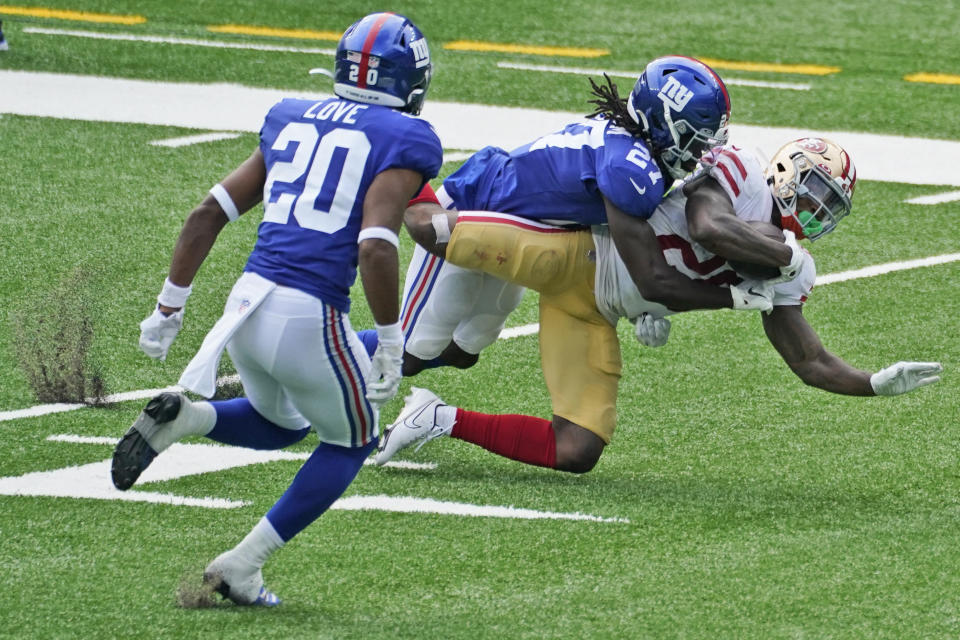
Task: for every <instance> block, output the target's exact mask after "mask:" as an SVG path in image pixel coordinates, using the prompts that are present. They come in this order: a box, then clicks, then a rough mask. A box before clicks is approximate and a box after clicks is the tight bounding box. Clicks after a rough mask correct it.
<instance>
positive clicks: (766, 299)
mask: <svg viewBox="0 0 960 640" xmlns="http://www.w3.org/2000/svg"><path fill="white" fill-rule="evenodd" d="M730 295H731V296H732V297H733V308H734V309H736V310H737V311H751V310H754V309H755V310H757V311H770V310H771V309H773V285H772V284H771V283H770V281H769V280H744V281H743V282H741V283H740V284H737V285H731V286H730Z"/></svg>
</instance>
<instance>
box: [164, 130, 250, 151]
mask: <svg viewBox="0 0 960 640" xmlns="http://www.w3.org/2000/svg"><path fill="white" fill-rule="evenodd" d="M240 135H241V134H239V133H230V132H227V131H223V132H215V133H199V134H197V135H195V136H181V137H179V138H164V139H163V140H153V141H151V142H150V144H151V145H153V146H154V147H170V148H177V147H188V146H190V145H192V144H201V143H203V142H217V141H220V140H233V139H234V138H239V137H240Z"/></svg>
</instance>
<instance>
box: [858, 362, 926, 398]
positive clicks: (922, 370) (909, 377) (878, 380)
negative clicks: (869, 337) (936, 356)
mask: <svg viewBox="0 0 960 640" xmlns="http://www.w3.org/2000/svg"><path fill="white" fill-rule="evenodd" d="M941 371H943V366H941V364H940V363H939V362H898V363H897V364H892V365H890V366H889V367H887V368H886V369H881V370H880V371H877V372H876V373H875V374H873V375H872V376H870V386H871V387H873V392H874V393H875V394H877V395H878V396H897V395H900V394H901V393H906V392H908V391H913V390H914V389H919V388H920V387H923V386H926V385H928V384H933V383H934V382H939V381H940V376H938V375H936V374H938V373H940V372H941Z"/></svg>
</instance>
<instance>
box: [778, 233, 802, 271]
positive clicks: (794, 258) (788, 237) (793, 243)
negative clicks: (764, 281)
mask: <svg viewBox="0 0 960 640" xmlns="http://www.w3.org/2000/svg"><path fill="white" fill-rule="evenodd" d="M783 244H785V245H787V246H788V247H790V264H788V265H786V266H784V267H780V277H779V278H774V279H772V280H770V283H771V284H777V283H778V282H790V281H791V280H793V279H795V278H796V277H797V276H798V275H800V269H801V268H803V249H801V248H800V243H798V242H797V236H796V235H794V233H793V231H789V230H787V229H784V230H783Z"/></svg>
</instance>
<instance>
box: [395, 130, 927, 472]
mask: <svg viewBox="0 0 960 640" xmlns="http://www.w3.org/2000/svg"><path fill="white" fill-rule="evenodd" d="M703 164H704V168H703V170H702V171H701V172H700V173H699V174H697V175H695V176H693V177H692V178H691V179H690V180H688V181H687V183H686V184H685V185H684V188H683V189H676V190H674V191H673V192H672V193H671V194H670V195H668V197H667V198H666V200H665V201H664V202H663V203H662V204H661V205H660V206H659V207H658V208H657V211H656V212H655V213H654V215H653V216H652V217H651V218H650V224H651V226H652V227H653V228H654V230H655V231H656V234H657V245H658V246H657V248H655V250H654V251H652V252H651V255H649V256H647V258H648V259H649V260H650V261H651V263H652V262H655V261H666V262H667V263H668V264H669V265H671V266H672V267H673V268H674V269H675V270H676V272H677V273H678V275H679V274H680V273H682V274H683V275H685V276H687V277H690V278H695V279H698V280H701V281H706V282H710V283H714V284H716V285H719V286H729V287H735V286H747V287H752V286H760V287H762V286H764V284H768V283H769V282H773V283H774V284H773V285H772V286H773V296H772V305H773V307H772V309H771V310H769V311H768V312H765V313H763V314H762V319H763V326H764V330H765V331H766V334H767V337H768V338H769V340H770V342H771V343H772V344H773V346H774V347H775V348H776V349H777V351H778V352H779V353H780V355H781V356H782V357H783V359H784V361H785V362H786V363H787V364H788V365H789V366H790V368H791V369H792V370H793V371H794V372H795V373H796V375H797V376H798V377H799V378H800V379H801V380H803V381H804V382H805V383H807V384H809V385H812V386H815V387H818V388H820V389H824V390H827V391H831V392H833V393H840V394H849V395H861V396H870V395H896V394H900V393H905V392H907V391H911V390H913V389H916V388H917V387H920V386H924V385H926V384H930V383H933V382H936V381H938V380H939V377H938V376H937V373H938V372H939V371H940V369H941V367H940V364H939V363H929V362H899V363H897V364H895V365H892V366H891V367H888V368H886V369H883V370H882V371H879V372H877V373H870V372H867V371H863V370H860V369H857V368H855V367H853V366H851V365H850V364H848V363H847V362H845V361H844V360H843V359H841V358H839V357H837V356H836V355H834V354H832V353H830V352H829V351H827V350H826V349H825V348H824V347H823V345H822V343H821V342H820V339H819V337H818V336H817V334H816V332H815V331H814V330H813V328H812V327H810V325H809V324H808V323H807V321H806V319H805V318H804V316H803V313H802V310H803V303H804V301H805V300H806V299H807V296H808V295H809V294H810V290H811V289H812V287H813V284H814V280H815V278H816V269H815V266H814V261H813V258H812V256H810V254H809V253H808V252H806V251H804V252H803V260H802V264H801V267H800V271H799V273H798V274H797V276H796V277H795V278H793V279H791V280H784V279H783V278H782V277H780V274H779V271H778V270H776V269H774V270H772V273H770V274H769V275H772V276H774V278H773V279H772V280H770V281H768V283H764V282H752V281H750V280H746V281H745V280H744V279H743V278H742V277H741V275H740V274H738V273H737V271H735V270H734V268H733V267H732V266H731V265H730V263H729V262H728V261H727V260H726V259H724V258H721V257H720V256H718V255H716V254H714V253H713V252H711V251H709V250H708V249H707V248H705V247H704V246H703V245H701V244H699V243H698V242H696V240H695V237H696V235H697V234H708V236H709V237H711V239H712V238H714V237H721V238H723V237H724V232H723V231H720V232H717V233H716V235H714V234H713V232H711V231H710V230H709V229H706V230H705V228H704V227H708V226H711V225H713V226H717V225H719V226H727V225H729V223H730V222H731V220H732V218H734V217H736V218H739V219H740V220H741V221H751V222H759V223H766V224H767V225H768V226H769V227H772V229H773V231H776V232H777V234H778V235H780V236H781V238H782V236H783V234H786V233H791V232H792V233H794V234H796V235H797V236H798V237H800V238H809V239H811V240H813V239H815V238H819V237H821V236H822V235H824V234H826V233H828V232H830V231H831V230H833V228H834V227H835V226H836V224H837V222H838V221H839V220H840V219H841V218H843V217H844V216H845V215H847V214H848V213H849V211H850V199H851V196H852V195H853V189H854V186H855V183H856V172H855V169H854V166H853V163H852V162H851V161H850V157H849V155H848V154H847V153H846V152H845V151H844V150H843V149H842V148H840V147H839V146H838V145H836V144H835V143H833V142H831V141H829V140H824V139H821V138H805V139H802V140H797V141H794V142H791V143H789V144H787V145H785V146H784V147H783V148H782V149H781V150H780V151H778V153H777V154H776V155H775V156H774V158H773V161H772V162H771V163H770V165H769V167H768V168H767V171H766V175H764V171H763V168H762V166H761V164H760V163H759V162H758V161H757V160H756V158H755V157H754V156H753V155H751V154H749V153H745V152H743V151H741V150H739V149H737V148H735V147H731V146H727V147H722V148H717V149H715V150H714V151H713V152H711V153H710V154H709V155H708V156H707V157H706V158H705V159H704V163H703ZM438 210H439V205H434V206H433V208H431V207H430V206H429V205H423V204H421V205H417V206H416V207H415V208H414V209H411V210H408V214H407V220H406V223H407V228H408V229H409V230H410V232H411V235H412V236H413V237H414V239H416V240H417V241H418V242H422V243H423V245H424V246H426V247H428V248H429V249H430V250H431V251H435V252H437V253H438V254H439V255H444V256H445V257H446V259H447V260H449V261H450V262H452V263H454V264H458V265H460V266H463V267H466V268H471V269H480V270H482V271H485V272H488V273H493V274H494V275H497V276H498V277H501V278H504V279H507V280H510V281H514V282H520V283H521V284H523V285H525V286H528V287H530V288H533V289H536V290H537V291H539V292H540V353H541V361H542V369H543V373H544V377H545V379H546V383H547V388H548V390H549V391H550V395H551V399H552V403H553V412H554V415H553V418H552V420H544V419H542V418H537V417H533V416H522V415H489V414H481V413H476V412H471V411H466V410H463V409H458V408H455V407H452V406H448V405H445V404H444V403H443V402H442V401H441V400H440V399H439V398H438V397H437V396H435V395H434V394H433V393H431V392H430V391H428V390H426V389H416V388H414V389H413V393H412V394H411V395H410V396H409V397H408V398H407V403H406V405H405V406H404V408H403V410H402V412H401V413H400V416H399V417H398V419H397V420H396V422H394V424H393V425H391V426H390V427H389V428H388V429H387V431H386V432H385V433H384V436H383V441H382V444H381V447H380V451H379V453H378V455H377V462H378V463H381V464H382V463H384V462H386V461H387V460H389V459H390V458H391V457H392V456H393V455H394V454H395V453H396V451H398V450H400V449H402V448H404V447H406V446H409V445H411V444H413V443H416V442H421V443H422V442H426V441H427V440H430V439H433V438H435V437H437V436H441V435H452V436H453V437H455V438H459V439H462V440H466V441H468V442H472V443H474V444H477V445H479V446H482V447H484V448H486V449H488V450H490V451H493V452H495V453H498V454H500V455H503V456H505V457H508V458H511V459H514V460H519V461H522V462H526V463H528V464H534V465H539V466H545V467H551V468H555V469H559V470H564V471H571V472H580V473H582V472H585V471H589V470H590V469H592V468H593V466H594V465H595V464H596V462H597V460H598V459H599V457H600V455H601V453H602V451H603V448H604V447H605V446H606V445H607V444H609V442H610V438H611V436H612V435H613V431H614V427H615V422H616V408H615V404H616V392H617V384H618V381H619V377H620V364H621V361H620V352H619V343H618V341H617V334H616V324H617V321H618V320H619V319H620V318H622V317H625V318H628V319H629V320H630V321H632V322H634V323H635V326H636V334H637V337H638V339H639V340H640V341H641V342H643V343H644V344H648V345H652V346H656V345H659V344H663V343H664V342H665V341H666V337H667V335H668V334H669V321H668V320H666V319H665V316H666V315H667V314H669V313H672V312H673V311H675V310H670V309H667V308H666V307H664V306H662V305H660V304H657V303H655V302H651V301H649V300H648V299H646V298H645V297H644V296H643V295H642V294H641V293H640V291H638V289H637V287H636V286H635V284H634V282H633V279H632V278H631V277H630V275H629V273H628V269H627V267H626V265H625V264H624V261H623V260H622V258H621V256H620V255H619V253H618V251H617V248H616V246H615V243H614V241H613V239H611V237H610V236H611V231H610V230H609V229H608V228H607V227H604V226H595V227H594V228H593V230H592V233H591V232H590V231H564V230H562V229H557V228H548V227H546V226H544V228H537V227H534V226H531V225H530V224H529V222H526V221H522V220H521V219H518V218H515V217H513V216H504V215H503V214H491V213H488V212H470V211H468V212H460V213H459V214H455V213H448V214H447V219H448V222H449V223H451V224H453V227H452V233H451V234H450V237H449V241H448V242H447V243H446V244H443V243H438V242H437V234H436V232H435V226H434V218H433V216H434V215H436V214H437V213H438ZM771 223H772V225H771ZM773 225H775V226H773ZM729 226H730V228H731V229H732V228H734V227H733V225H729ZM778 228H779V229H782V230H783V231H782V232H781V231H779V229H778ZM442 235H443V237H445V236H446V234H442ZM723 242H726V243H727V244H729V245H730V246H734V247H735V245H736V241H735V239H731V240H730V241H726V240H724V241H722V242H721V243H720V244H722V243H723ZM653 254H655V255H653ZM591 255H595V260H594V259H591V257H590V256H591ZM738 257H739V258H741V259H744V258H749V256H745V255H740V256H738ZM548 258H549V259H548ZM739 268H741V269H742V270H747V269H748V268H752V269H757V270H758V271H762V269H761V268H759V267H756V266H754V267H749V265H741V266H740V267H739ZM777 281H779V282H777Z"/></svg>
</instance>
